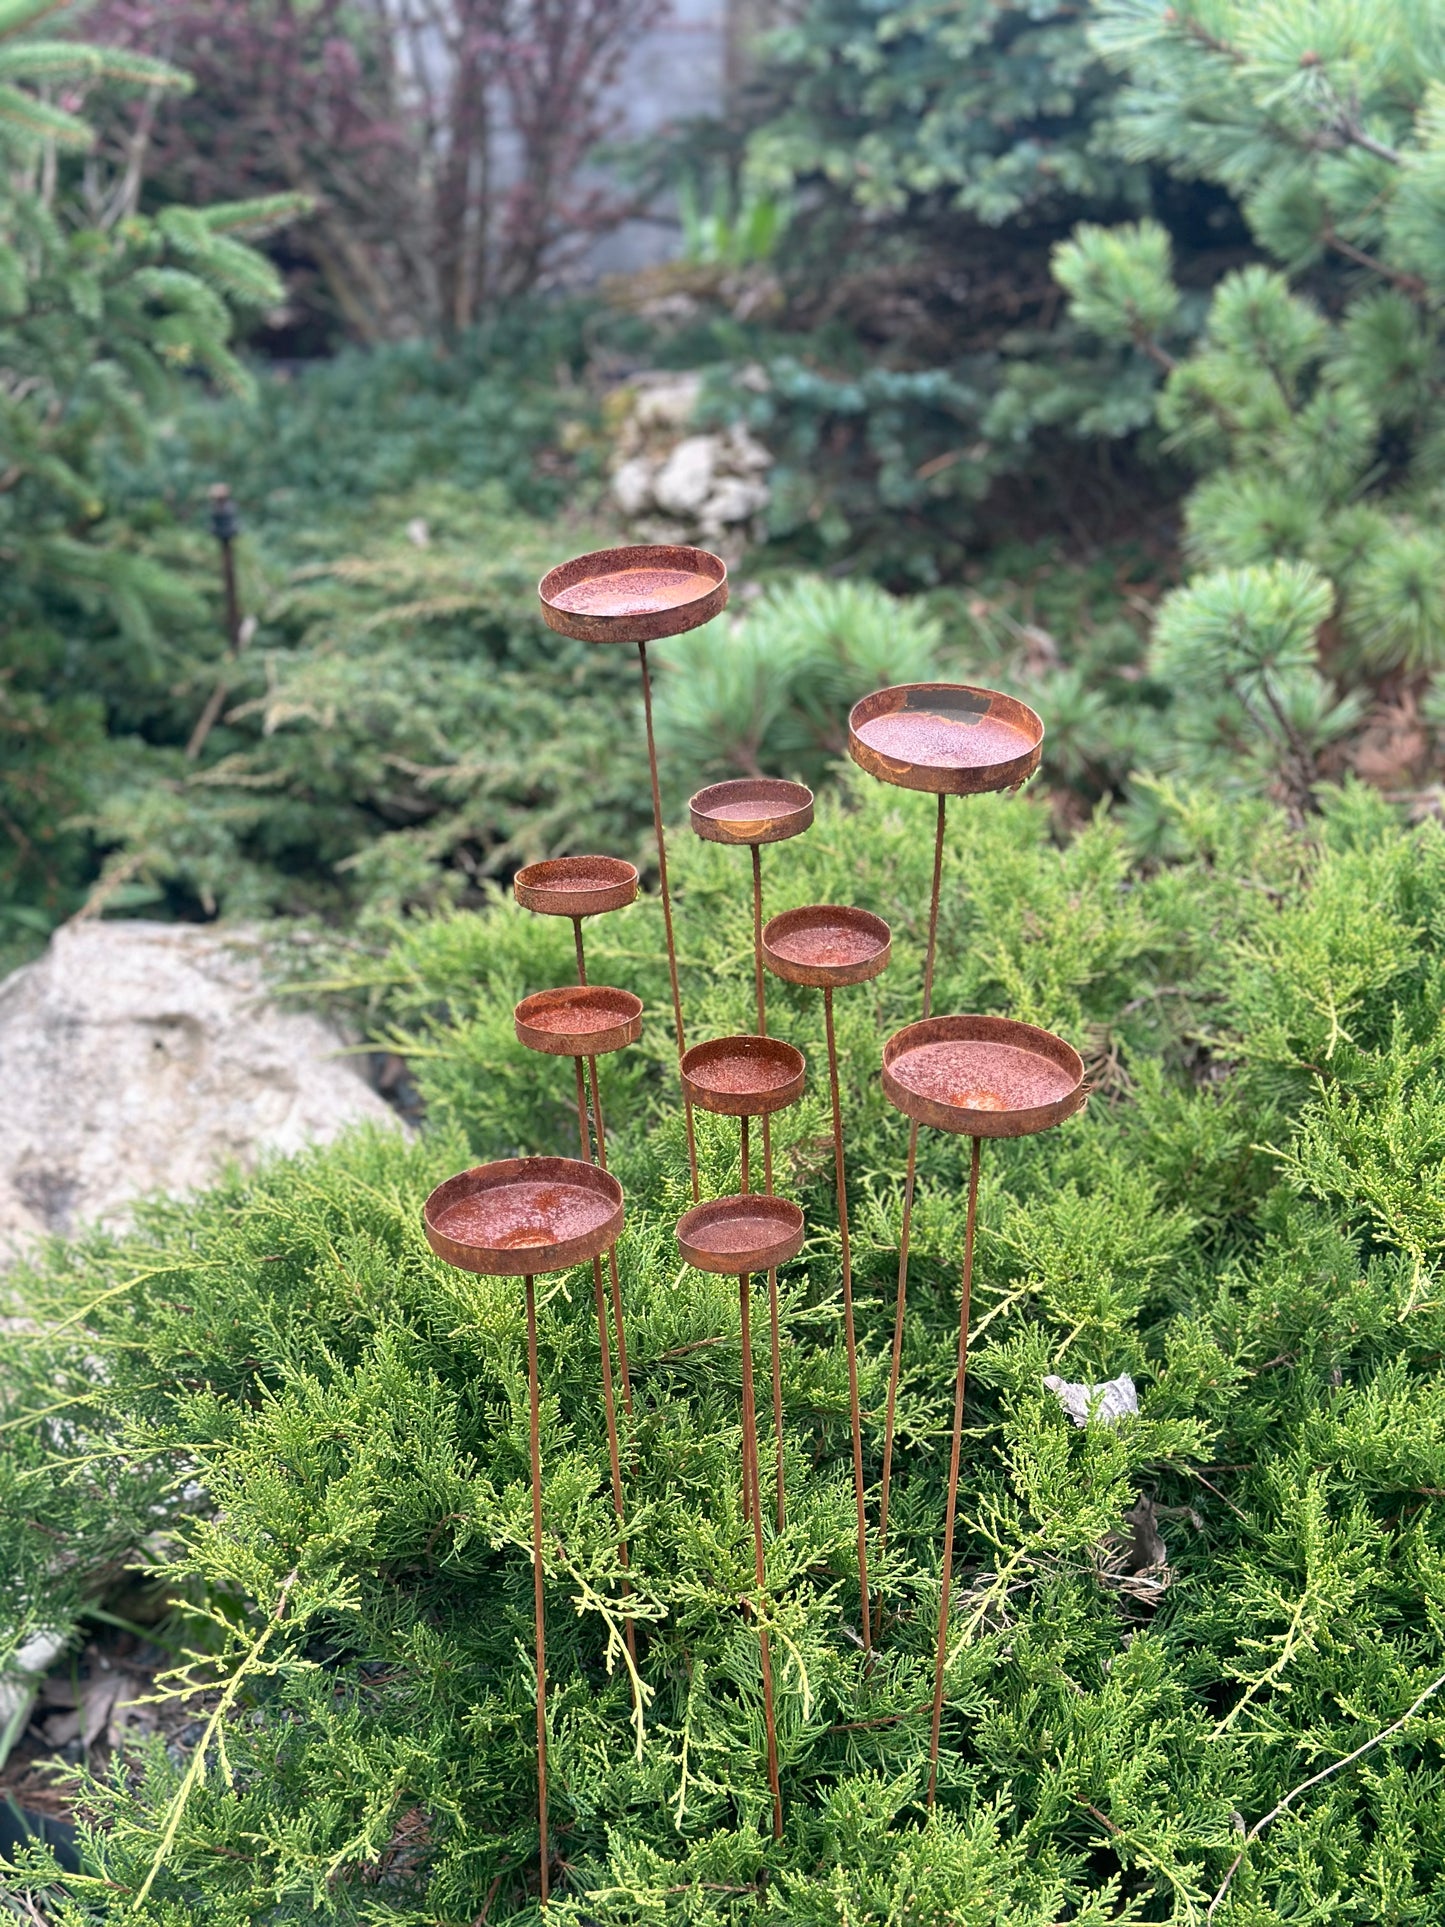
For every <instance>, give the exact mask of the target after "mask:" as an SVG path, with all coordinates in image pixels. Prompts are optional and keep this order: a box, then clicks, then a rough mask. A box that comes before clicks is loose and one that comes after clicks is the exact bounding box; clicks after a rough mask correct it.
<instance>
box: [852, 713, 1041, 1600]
mask: <svg viewBox="0 0 1445 1927" xmlns="http://www.w3.org/2000/svg"><path fill="white" fill-rule="evenodd" d="M1043 740H1044V726H1043V724H1042V722H1041V721H1040V720H1039V718H1038V716H1037V715H1035V713H1034V711H1033V710H1032V709H1030V708H1029V707H1028V705H1027V704H1026V703H1021V702H1019V700H1018V699H1017V698H1016V697H1014V696H1005V695H1002V694H1001V693H1000V692H999V691H998V690H994V689H976V688H974V687H972V686H971V685H970V684H968V683H900V684H897V685H896V686H894V687H893V688H891V689H880V690H876V691H875V692H874V694H873V695H871V696H865V697H864V698H863V700H862V701H861V702H859V703H855V704H854V705H853V708H852V710H851V712H850V714H849V717H848V754H849V755H850V756H851V757H852V759H853V761H854V762H855V763H857V764H858V766H859V768H860V769H864V770H866V771H867V772H868V774H869V775H870V776H876V777H877V778H878V779H879V781H880V782H884V783H894V784H896V785H898V787H899V788H901V789H909V790H922V791H924V792H926V793H928V794H930V795H934V796H936V797H937V798H938V822H937V827H936V829H935V831H934V840H933V883H932V889H931V890H930V893H929V904H928V947H927V950H926V952H925V956H924V971H923V1014H924V1017H925V1018H926V1017H927V1016H928V1015H929V1013H930V1011H931V1009H932V1005H933V968H934V961H935V957H936V954H937V946H938V907H939V895H940V888H941V885H942V880H943V832H944V815H945V799H946V798H947V797H949V796H976V795H979V794H981V793H982V792H984V791H989V790H1007V789H1017V788H1018V786H1019V784H1020V783H1023V782H1025V781H1026V780H1027V779H1028V778H1029V777H1030V776H1032V775H1033V773H1034V771H1035V770H1036V769H1037V768H1038V766H1039V756H1040V754H1041V751H1042V746H1043ZM917 1165H918V1127H917V1123H916V1122H913V1123H910V1126H909V1131H908V1164H907V1169H906V1172H905V1175H904V1184H903V1223H902V1226H901V1229H900V1235H899V1241H898V1293H897V1298H896V1300H895V1303H894V1313H893V1352H892V1357H891V1360H890V1364H889V1372H888V1402H887V1409H886V1413H885V1416H884V1423H883V1477H882V1491H881V1494H880V1498H879V1514H878V1528H879V1529H878V1543H879V1546H880V1548H881V1547H882V1546H883V1545H885V1544H886V1543H887V1538H888V1506H889V1498H890V1494H891V1489H892V1477H893V1440H894V1432H895V1423H896V1413H897V1405H898V1383H899V1376H900V1373H901V1370H902V1362H903V1319H904V1313H905V1309H906V1306H907V1299H908V1248H909V1237H910V1233H911V1231H912V1224H913V1194H914V1190H915V1185H916V1179H917ZM880 1615H881V1603H880ZM880 1624H881V1617H880Z"/></svg>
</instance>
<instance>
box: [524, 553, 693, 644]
mask: <svg viewBox="0 0 1445 1927" xmlns="http://www.w3.org/2000/svg"><path fill="white" fill-rule="evenodd" d="M537 593H538V595H539V596H540V597H541V601H542V620H543V621H544V622H545V623H546V624H547V626H548V628H549V629H555V630H556V631H557V633H558V634H559V635H563V636H572V637H573V638H574V639H575V640H576V641H578V642H660V641H661V640H662V639H663V637H665V636H680V635H682V634H684V633H685V632H686V631H687V630H689V629H697V628H699V627H701V625H702V624H703V623H704V622H711V621H712V619H713V617H714V616H715V615H720V614H721V612H722V611H723V610H724V609H725V608H726V607H727V600H728V572H727V564H726V563H725V562H724V561H723V560H722V558H721V557H720V556H716V555H713V554H711V553H710V552H709V551H708V550H707V549H694V548H690V547H687V546H685V545H684V544H681V543H670V542H662V543H634V544H632V545H631V546H629V547H625V548H616V549H595V550H594V551H593V552H592V553H591V554H590V555H576V556H573V558H572V559H571V561H570V562H563V563H561V564H560V565H559V566H558V567H557V568H555V569H549V570H548V571H547V573H546V575H544V576H543V577H542V580H541V582H540V583H539V584H538V585H537Z"/></svg>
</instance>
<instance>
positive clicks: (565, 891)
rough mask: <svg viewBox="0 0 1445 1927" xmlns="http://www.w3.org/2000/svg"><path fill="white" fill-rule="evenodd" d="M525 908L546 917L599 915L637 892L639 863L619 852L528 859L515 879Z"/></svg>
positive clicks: (620, 905)
mask: <svg viewBox="0 0 1445 1927" xmlns="http://www.w3.org/2000/svg"><path fill="white" fill-rule="evenodd" d="M512 891H513V894H514V895H515V897H516V899H517V901H518V903H519V904H520V905H521V906H522V908H523V909H524V910H535V911H537V912H538V913H539V914H540V915H541V916H544V917H600V916H605V915H606V913H607V912H608V911H609V910H624V909H626V907H627V905H628V904H629V903H632V902H633V901H634V900H635V899H636V896H637V865H636V864H635V863H625V862H624V861H623V859H622V858H621V857H620V856H559V857H553V858H551V859H550V860H549V861H548V862H546V863H529V864H527V865H526V867H525V868H524V869H521V870H518V872H517V874H516V876H515V877H513V879H512Z"/></svg>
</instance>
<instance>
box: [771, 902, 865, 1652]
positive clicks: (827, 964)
mask: <svg viewBox="0 0 1445 1927" xmlns="http://www.w3.org/2000/svg"><path fill="white" fill-rule="evenodd" d="M761 946H762V954H763V956H764V957H765V958H766V959H767V963H768V967H769V969H770V970H772V971H773V972H774V974H775V975H777V976H779V977H782V978H783V979H784V980H785V981H787V982H789V983H795V984H811V985H813V986H815V987H819V988H821V989H822V992H823V1020H824V1029H825V1032H826V1035H827V1042H828V1088H829V1093H830V1096H831V1100H832V1112H833V1176H834V1184H835V1188H836V1192H837V1199H838V1235H839V1240H840V1243H841V1247H842V1261H843V1337H844V1344H845V1346H846V1349H847V1356H848V1407H849V1420H850V1425H851V1429H852V1435H853V1436H852V1444H853V1502H854V1511H855V1514H856V1517H857V1529H858V1584H859V1592H860V1597H861V1616H862V1627H863V1647H864V1651H865V1652H871V1651H872V1649H873V1630H872V1617H871V1609H870V1605H869V1598H868V1517H867V1495H866V1489H865V1486H864V1482H863V1418H862V1410H861V1405H860V1401H859V1394H858V1343H857V1336H856V1331H855V1327H854V1319H853V1255H852V1242H851V1238H850V1235H849V1224H848V1178H847V1165H846V1157H845V1152H844V1143H843V1105H842V1099H841V1096H840V1093H839V1084H838V1039H837V1032H836V1029H835V1026H834V1023H833V989H834V986H835V985H846V984H858V983H866V982H867V981H868V980H869V979H870V978H873V977H876V976H878V975H879V973H880V972H881V971H883V970H884V969H886V968H887V965H888V961H889V958H890V956H891V955H892V933H891V931H890V930H889V928H888V925H887V924H886V923H885V922H884V921H883V919H882V918H881V917H875V916H874V915H873V914H872V913H871V911H868V910H855V909H851V908H848V907H845V906H843V905H838V904H823V903H814V904H809V905H807V906H805V907H804V908H803V909H800V910H785V911H784V912H783V914H782V915H781V916H777V917H774V918H773V919H772V921H771V922H770V923H769V924H768V926H767V928H766V929H765V930H764V931H763V933H762V939H761Z"/></svg>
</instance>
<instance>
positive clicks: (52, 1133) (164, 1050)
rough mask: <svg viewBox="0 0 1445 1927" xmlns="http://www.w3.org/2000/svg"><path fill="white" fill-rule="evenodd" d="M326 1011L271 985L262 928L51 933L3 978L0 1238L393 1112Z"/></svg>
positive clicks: (116, 1205) (113, 1207)
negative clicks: (348, 1052)
mask: <svg viewBox="0 0 1445 1927" xmlns="http://www.w3.org/2000/svg"><path fill="white" fill-rule="evenodd" d="M343 1050H344V1039H343V1038H342V1037H341V1036H340V1035H339V1034H338V1033H337V1032H336V1031H335V1030H333V1029H332V1028H331V1027H330V1026H329V1025H328V1024H326V1023H325V1022H323V1020H322V1019H321V1018H320V1017H317V1016H314V1015H313V1014H312V1013H310V1012H309V1011H304V1010H300V1009H295V1008H291V1007H288V1006H287V1005H286V1004H285V1003H280V1002H277V1001H276V1000H275V999H274V998H273V997H272V996H271V995H270V994H268V990H267V986H266V983H265V980H264V975H263V971H262V955H261V946H260V944H259V941H258V940H257V938H256V937H255V935H254V934H249V935H248V934H247V933H246V932H245V931H225V932H222V931H220V930H217V929H215V928H212V927H208V926H203V925H196V924H171V923H141V922H120V921H117V922H113V923H103V922H92V923H76V924H67V925H66V926H65V927H64V928H62V929H60V930H58V931H57V932H56V933H55V935H54V937H53V938H52V939H51V941H50V946H49V948H48V949H47V950H46V952H45V954H44V955H43V956H42V957H40V958H39V959H38V960H37V961H36V962H35V963H32V964H27V965H26V966H25V967H24V968H23V969H21V970H17V971H15V972H13V973H12V975H10V976H9V977H7V978H6V979H5V980H4V982H3V983H0V1093H3V1098H0V1248H3V1247H4V1246H6V1245H10V1244H13V1243H14V1242H15V1241H16V1240H24V1239H26V1238H28V1237H29V1236H32V1235H33V1234H35V1233H37V1232H45V1231H60V1232H68V1231H70V1230H72V1229H73V1228H74V1227H76V1226H78V1225H81V1224H85V1223H87V1222H91V1221H96V1222H99V1223H101V1224H105V1225H110V1226H116V1225H120V1224H123V1223H124V1222H125V1219H126V1215H127V1208H128V1206H129V1205H130V1204H131V1202H132V1201H133V1200H134V1199H135V1198H137V1197H139V1196H140V1195H141V1194H142V1193H144V1192H147V1191H173V1192H175V1191H191V1190H194V1189H196V1188H197V1187H199V1186H201V1185H204V1184H206V1183H208V1182H209V1181H210V1180H211V1179H213V1178H214V1177H215V1176H216V1175H217V1173H218V1172H219V1171H220V1170H221V1168H222V1167H223V1166H224V1165H226V1164H227V1163H232V1162H234V1163H238V1164H240V1165H242V1166H243V1167H244V1166H248V1165H250V1164H252V1163H254V1162H255V1160H256V1158H257V1157H258V1156H259V1155H261V1154H262V1153H264V1152H271V1151H295V1150H299V1149H300V1148H301V1146H303V1145H306V1144H313V1143H316V1142H318V1141H320V1140H323V1139H326V1138H329V1137H333V1136H334V1135H335V1134H336V1133H337V1132H338V1131H340V1130H342V1129H343V1128H344V1127H345V1126H347V1125H349V1124H355V1123H357V1122H359V1121H361V1120H365V1119H369V1120H371V1121H373V1122H375V1123H382V1124H389V1125H396V1124H397V1118H396V1114H395V1113H394V1112H393V1111H392V1110H391V1109H390V1108H389V1106H388V1105H387V1104H385V1103H384V1102H383V1100H382V1099H381V1098H380V1097H378V1096H377V1095H376V1093H375V1092H374V1091H373V1090H372V1089H371V1087H370V1086H369V1085H368V1084H367V1083H366V1082H365V1081H364V1079H363V1077H362V1075H361V1074H360V1072H359V1070H358V1069H357V1067H356V1064H355V1062H354V1060H352V1059H349V1058H347V1057H346V1056H344V1055H342V1052H343Z"/></svg>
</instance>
